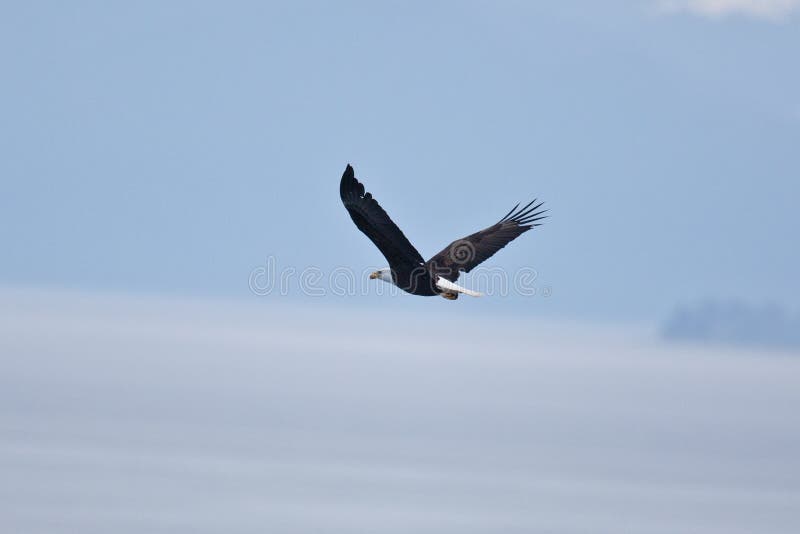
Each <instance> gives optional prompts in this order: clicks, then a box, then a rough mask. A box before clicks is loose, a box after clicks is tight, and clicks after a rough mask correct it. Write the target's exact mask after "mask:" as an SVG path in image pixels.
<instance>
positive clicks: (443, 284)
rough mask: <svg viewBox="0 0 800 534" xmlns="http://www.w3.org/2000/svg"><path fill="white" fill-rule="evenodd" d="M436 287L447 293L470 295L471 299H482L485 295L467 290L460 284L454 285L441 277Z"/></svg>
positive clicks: (437, 280)
mask: <svg viewBox="0 0 800 534" xmlns="http://www.w3.org/2000/svg"><path fill="white" fill-rule="evenodd" d="M436 287H438V288H439V289H444V290H445V291H451V292H455V293H464V294H465V295H469V296H470V297H482V296H483V293H479V292H477V291H472V290H471V289H467V288H466V287H461V286H460V285H458V284H454V283H453V282H451V281H450V280H446V279H445V278H442V277H441V276H440V277H439V278H437V279H436Z"/></svg>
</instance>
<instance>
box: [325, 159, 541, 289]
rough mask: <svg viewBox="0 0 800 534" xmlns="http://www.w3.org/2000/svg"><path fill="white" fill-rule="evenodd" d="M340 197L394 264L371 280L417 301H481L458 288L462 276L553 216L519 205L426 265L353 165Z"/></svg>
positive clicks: (348, 168) (360, 225)
mask: <svg viewBox="0 0 800 534" xmlns="http://www.w3.org/2000/svg"><path fill="white" fill-rule="evenodd" d="M339 195H340V196H341V198H342V203H344V207H345V208H346V209H347V212H348V213H349V214H350V217H351V218H352V219H353V222H354V223H356V226H357V227H358V229H359V230H361V231H362V232H364V234H365V235H366V236H367V237H368V238H369V239H370V240H371V241H372V242H373V243H374V244H375V246H376V247H378V249H379V250H380V251H381V253H382V254H383V255H384V257H385V258H386V260H387V261H388V262H389V267H386V268H383V269H379V270H377V271H375V272H374V273H372V274H371V275H370V279H379V280H383V281H384V282H388V283H390V284H394V285H396V286H397V287H399V288H400V289H402V290H404V291H406V292H408V293H411V294H412V295H420V296H426V297H428V296H434V295H441V296H442V297H444V298H446V299H448V300H455V299H457V298H458V294H459V293H464V294H466V295H470V296H473V297H479V296H481V293H478V292H477V291H472V290H470V289H466V288H464V287H461V286H459V285H457V284H456V283H455V281H456V280H458V276H459V274H460V273H461V272H465V273H468V272H470V271H471V270H472V269H474V268H475V267H476V266H478V265H479V264H480V263H482V262H484V261H485V260H487V259H489V258H490V257H492V255H494V254H495V253H496V252H497V251H498V250H500V249H501V248H503V247H505V246H506V245H507V244H509V243H510V242H511V241H513V240H514V239H516V238H517V237H519V236H520V235H522V234H523V233H525V232H527V231H528V230H530V229H531V228H533V227H535V226H539V225H541V224H542V223H541V222H538V221H541V220H542V219H544V218H546V217H547V216H546V215H544V213H545V212H546V211H547V210H539V208H540V207H541V206H542V204H543V202H539V203H538V204H535V203H536V200H533V201H532V202H529V203H528V204H526V205H525V206H523V207H522V208H520V207H519V204H517V205H516V206H514V208H512V209H511V211H509V212H508V213H507V214H506V215H505V216H504V217H502V218H501V219H500V220H499V221H497V222H496V223H494V224H493V225H491V226H489V227H487V228H484V229H483V230H481V231H479V232H475V233H474V234H471V235H468V236H467V237H464V238H461V239H458V240H456V241H453V242H452V243H450V244H449V245H448V246H447V247H445V248H444V250H442V251H441V252H439V253H438V254H436V255H435V256H433V257H432V258H431V259H429V260H428V261H425V260H424V258H423V257H422V255H420V253H419V252H417V249H415V248H414V245H412V244H411V242H410V241H409V240H408V238H406V236H405V235H403V232H401V231H400V229H399V228H398V227H397V225H396V224H395V223H394V222H393V221H392V220H391V219H390V218H389V215H387V214H386V212H385V211H384V210H383V208H381V206H380V204H378V201H376V200H375V199H374V198H373V197H372V194H370V193H368V192H365V190H364V185H363V184H362V183H360V182H359V181H358V180H357V179H356V177H355V173H354V171H353V167H351V166H350V165H348V166H347V168H346V169H345V170H344V174H343V175H342V181H341V183H340V184H339ZM534 204H535V205H534ZM537 210H539V211H537Z"/></svg>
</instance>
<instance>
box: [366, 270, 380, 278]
mask: <svg viewBox="0 0 800 534" xmlns="http://www.w3.org/2000/svg"><path fill="white" fill-rule="evenodd" d="M379 276H380V274H379V273H378V272H377V271H376V272H374V273H372V274H371V275H369V279H370V280H375V279H376V278H378V277H379Z"/></svg>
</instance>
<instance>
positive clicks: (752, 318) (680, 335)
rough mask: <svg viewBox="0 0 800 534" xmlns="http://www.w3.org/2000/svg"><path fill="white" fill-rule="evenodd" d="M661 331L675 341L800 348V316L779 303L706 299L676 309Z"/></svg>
mask: <svg viewBox="0 0 800 534" xmlns="http://www.w3.org/2000/svg"><path fill="white" fill-rule="evenodd" d="M661 334H662V336H663V337H664V338H665V339H668V340H672V341H688V342H695V343H698V342H699V343H706V344H720V345H732V346H741V347H751V348H755V347H762V348H774V349H798V348H800V315H798V314H796V313H795V314H793V313H790V312H788V311H786V310H785V309H784V308H782V307H780V306H778V305H776V304H765V305H762V306H755V305H752V304H749V303H746V302H742V301H738V300H707V301H705V302H700V303H697V304H695V305H693V306H683V307H680V308H678V309H676V310H675V311H674V312H673V314H672V315H671V316H670V317H669V319H668V320H667V321H666V322H665V323H664V325H663V326H662V329H661Z"/></svg>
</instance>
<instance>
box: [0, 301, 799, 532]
mask: <svg viewBox="0 0 800 534" xmlns="http://www.w3.org/2000/svg"><path fill="white" fill-rule="evenodd" d="M401 304H402V303H401V302H387V303H386V305H385V307H383V308H381V309H377V310H372V311H371V312H365V311H353V310H348V309H342V308H337V307H327V306H326V305H324V303H322V302H321V301H314V302H313V305H306V306H302V307H301V306H294V307H287V306H284V305H281V301H280V300H277V299H275V300H258V301H253V303H251V304H243V303H237V302H224V301H202V300H183V301H179V300H173V299H155V298H129V297H91V296H86V295H80V294H73V295H64V294H62V295H54V294H51V293H45V292H39V293H31V292H8V291H6V292H3V291H2V290H0V371H1V372H0V472H1V473H2V474H3V476H2V477H0V532H31V533H35V532H47V533H48V534H59V533H67V532H81V533H85V534H95V533H97V534H100V533H107V532H114V533H116V534H129V533H130V534H133V533H139V532H154V533H160V532H164V533H166V532H198V533H206V532H208V533H211V532H226V533H232V534H239V533H242V534H248V533H253V534H255V533H263V532H281V533H284V532H285V533H288V534H305V533H311V532H330V533H333V534H337V533H349V532H370V533H375V534H399V533H406V532H416V533H421V534H426V533H431V534H434V533H435V534H450V533H458V534H464V533H469V534H482V533H487V534H488V533H494V532H508V533H520V534H521V533H528V532H558V533H561V534H586V533H588V532H591V533H592V534H617V533H619V532H636V533H637V534H666V533H675V532H693V533H696V534H723V533H724V534H749V533H752V532H769V533H770V534H794V533H796V532H799V531H800V511H799V510H798V507H797V503H798V502H800V477H798V473H800V459H798V455H797V443H798V442H800V429H799V428H798V425H797V424H795V421H796V418H797V413H796V412H797V406H798V405H800V389H798V388H797V384H798V378H800V359H797V358H796V357H793V356H791V355H789V354H781V353H773V354H771V355H765V354H759V353H758V352H757V351H741V350H740V351H731V350H716V349H714V350H711V349H692V348H675V347H667V346H660V345H657V344H655V343H653V342H649V341H647V339H648V338H647V337H645V336H642V335H641V332H638V333H637V332H635V331H633V330H629V329H628V328H622V329H620V328H617V329H613V330H612V329H609V328H607V327H602V328H600V327H592V328H587V327H585V326H576V325H565V324H554V323H552V322H544V321H541V320H537V319H534V318H525V317H519V318H514V319H511V318H507V317H494V318H487V317H478V316H475V315H474V314H470V313H465V312H458V311H453V312H451V313H452V315H450V314H443V313H442V312H441V311H429V312H424V311H419V310H416V311H413V312H411V311H408V310H405V311H402V310H398V306H400V305H401ZM431 309H432V310H441V308H431ZM451 309H453V310H457V308H451Z"/></svg>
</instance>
